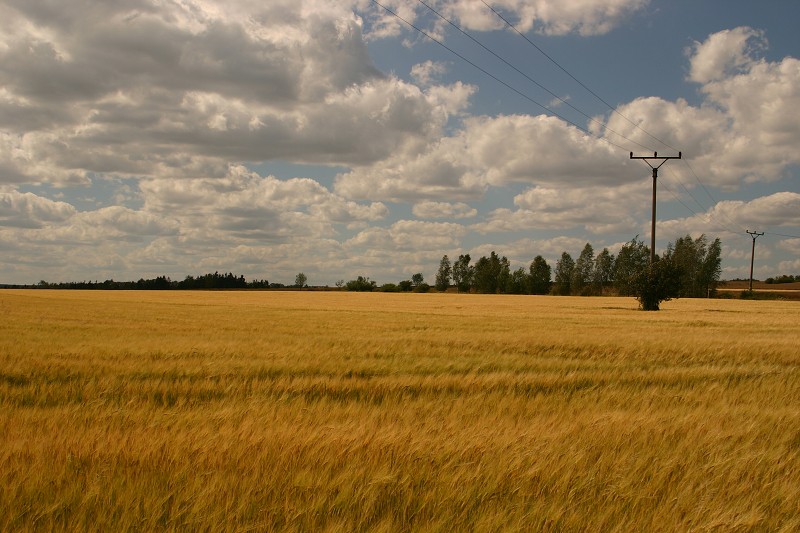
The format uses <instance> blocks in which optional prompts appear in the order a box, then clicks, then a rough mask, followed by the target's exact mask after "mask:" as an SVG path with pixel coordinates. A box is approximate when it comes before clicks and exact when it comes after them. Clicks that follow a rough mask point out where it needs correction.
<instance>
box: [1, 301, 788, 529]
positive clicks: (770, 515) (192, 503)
mask: <svg viewBox="0 0 800 533" xmlns="http://www.w3.org/2000/svg"><path fill="white" fill-rule="evenodd" d="M0 313H2V321H0V530H17V531H25V530H53V529H55V530H62V529H70V530H73V529H78V530H87V529H97V530H114V531H125V530H136V531H141V530H186V529H189V530H193V529H204V530H214V531H216V530H222V531H224V530H230V531H242V530H250V529H252V530H265V531H270V530H275V531H279V530H295V531H357V530H376V531H381V530H385V531H394V530H423V531H455V530H460V531H465V530H475V531H497V530H506V531H515V530H518V531H524V530H587V529H588V530H598V531H600V530H602V531H614V530H618V531H632V530H667V531H672V530H689V529H696V530H711V529H721V530H731V529H743V530H751V529H755V530H770V531H776V530H785V531H792V530H798V529H800V350H798V340H799V339H800V337H798V332H797V329H798V325H800V307H799V306H798V303H797V302H784V301H740V300H677V301H671V302H667V303H665V304H663V306H662V311H660V312H658V313H644V312H640V311H637V304H636V301H635V300H633V299H625V298H600V297H598V298H572V297H560V298H557V297H547V296H544V297H535V296H500V295H491V296H489V295H460V294H378V293H364V294H356V293H338V292H314V293H308V292H124V291H120V292H114V291H108V292H81V291H47V290H36V291H23V290H18V291H16V290H8V291H2V292H0Z"/></svg>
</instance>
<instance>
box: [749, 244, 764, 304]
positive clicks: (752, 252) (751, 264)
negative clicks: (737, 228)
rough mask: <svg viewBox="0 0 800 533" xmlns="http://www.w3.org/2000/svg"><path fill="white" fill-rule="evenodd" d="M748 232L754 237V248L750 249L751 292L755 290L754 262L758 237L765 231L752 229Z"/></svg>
mask: <svg viewBox="0 0 800 533" xmlns="http://www.w3.org/2000/svg"><path fill="white" fill-rule="evenodd" d="M747 233H749V234H750V236H751V237H752V238H753V249H752V250H751V251H750V289H748V290H749V291H750V292H753V262H754V261H755V258H756V239H758V238H759V237H761V236H762V235H764V232H761V233H759V232H757V231H750V230H747Z"/></svg>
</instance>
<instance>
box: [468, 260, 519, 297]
mask: <svg viewBox="0 0 800 533" xmlns="http://www.w3.org/2000/svg"><path fill="white" fill-rule="evenodd" d="M510 276H511V272H510V266H509V263H508V259H507V258H506V257H502V258H501V257H500V256H498V255H497V254H496V253H495V252H494V251H492V253H491V254H490V255H489V257H486V256H483V257H481V258H480V259H478V262H477V263H475V268H474V271H473V278H472V285H473V287H474V288H475V292H479V293H485V294H496V293H497V292H498V291H501V290H503V291H504V290H505V286H504V285H505V284H507V283H508V279H509V277H510Z"/></svg>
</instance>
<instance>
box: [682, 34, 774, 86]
mask: <svg viewBox="0 0 800 533" xmlns="http://www.w3.org/2000/svg"><path fill="white" fill-rule="evenodd" d="M766 46H767V42H766V39H765V37H764V33H763V32H761V31H757V30H754V29H752V28H748V27H739V28H735V29H732V30H723V31H720V32H717V33H715V34H713V35H711V36H710V37H709V38H708V39H707V40H706V41H704V42H702V43H700V42H695V43H694V45H693V46H692V48H690V49H689V50H688V52H687V53H688V54H689V55H690V69H689V79H690V80H692V81H694V82H697V83H709V82H712V81H716V80H719V79H722V78H724V77H726V76H727V75H730V74H731V73H735V72H738V71H743V70H746V69H747V67H752V65H753V64H754V63H755V62H756V59H755V58H754V57H753V55H754V52H755V51H757V50H761V49H763V48H765V47H766Z"/></svg>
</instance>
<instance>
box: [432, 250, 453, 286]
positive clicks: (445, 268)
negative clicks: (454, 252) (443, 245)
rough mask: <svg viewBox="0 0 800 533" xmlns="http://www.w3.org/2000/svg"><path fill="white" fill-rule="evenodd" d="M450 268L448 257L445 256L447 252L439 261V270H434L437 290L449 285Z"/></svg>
mask: <svg viewBox="0 0 800 533" xmlns="http://www.w3.org/2000/svg"><path fill="white" fill-rule="evenodd" d="M452 270H453V269H452V267H451V266H450V258H449V257H447V254H445V255H443V256H442V260H441V261H440V262H439V271H438V272H436V283H435V286H436V290H437V291H446V290H447V289H448V287H450V275H451V273H452Z"/></svg>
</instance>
